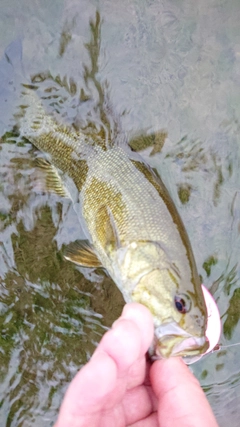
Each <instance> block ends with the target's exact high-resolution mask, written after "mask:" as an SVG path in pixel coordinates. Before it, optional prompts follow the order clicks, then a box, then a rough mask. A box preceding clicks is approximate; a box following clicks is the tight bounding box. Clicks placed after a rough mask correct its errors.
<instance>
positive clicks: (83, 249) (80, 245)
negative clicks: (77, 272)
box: [64, 240, 102, 267]
mask: <svg viewBox="0 0 240 427" xmlns="http://www.w3.org/2000/svg"><path fill="white" fill-rule="evenodd" d="M64 257H65V258H66V259H67V260H69V261H72V262H74V263H75V264H78V265H81V266H83V267H101V266H102V264H101V262H100V261H99V259H98V257H97V255H96V254H95V252H94V248H93V246H92V245H91V244H90V243H89V242H88V241H86V240H77V241H76V242H73V243H70V245H68V247H67V248H66V250H65V253H64Z"/></svg>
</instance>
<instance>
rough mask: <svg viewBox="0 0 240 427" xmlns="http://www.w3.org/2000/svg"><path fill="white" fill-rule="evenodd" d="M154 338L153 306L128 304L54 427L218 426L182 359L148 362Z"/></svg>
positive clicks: (77, 382)
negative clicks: (147, 353) (148, 354)
mask: <svg viewBox="0 0 240 427" xmlns="http://www.w3.org/2000/svg"><path fill="white" fill-rule="evenodd" d="M152 339H153V322H152V316H151V314H150V312H149V311H148V309H147V308H146V307H144V306H142V305H140V304H137V303H132V304H127V305H126V306H125V307H124V309H123V313H122V315H121V317H120V318H119V319H118V320H117V321H116V322H115V323H114V325H113V327H112V329H111V330H109V331H108V332H107V333H106V334H105V335H104V336H103V338H102V340H101V342H100V343H99V345H98V347H97V349H96V351H95V352H94V354H93V356H92V358H91V360H90V361H89V362H88V363H87V364H86V365H85V366H84V367H83V368H82V369H81V370H80V371H79V372H78V374H77V375H76V376H75V378H74V379H73V380H72V382H71V384H70V386H69V388H68V390H67V393H66V395H65V398H64V400H63V403H62V406H61V409H60V413H59V417H58V420H57V423H56V424H55V427H127V426H131V427H173V426H175V425H177V426H178V427H189V426H191V427H202V426H204V427H217V422H216V420H215V418H214V416H213V413H212V410H211V408H210V406H209V404H208V402H207V400H206V397H205V395H204V393H203V391H202V389H201V387H200V385H199V383H198V381H197V380H196V378H195V377H194V376H193V375H192V373H191V372H190V370H189V369H188V368H187V366H186V365H185V364H184V362H183V361H182V360H181V359H180V358H170V359H165V360H157V361H155V362H154V363H153V364H152V365H151V364H150V363H149V362H146V357H145V354H146V352H147V350H148V348H149V346H150V344H151V342H152Z"/></svg>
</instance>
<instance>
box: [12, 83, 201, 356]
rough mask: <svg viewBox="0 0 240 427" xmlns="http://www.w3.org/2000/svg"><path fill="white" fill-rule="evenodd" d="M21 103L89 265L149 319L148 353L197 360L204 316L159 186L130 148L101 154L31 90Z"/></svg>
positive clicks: (183, 242) (176, 222)
mask: <svg viewBox="0 0 240 427" xmlns="http://www.w3.org/2000/svg"><path fill="white" fill-rule="evenodd" d="M24 99H25V102H26V106H25V107H24V109H23V114H22V117H20V119H19V125H20V131H21V134H22V135H23V136H25V137H26V138H27V139H29V140H30V141H31V142H32V143H33V144H34V145H35V146H36V147H37V148H39V149H40V150H41V151H43V152H44V153H46V155H47V159H48V160H49V161H50V163H51V164H52V165H53V166H54V167H55V168H56V170H57V173H59V179H60V180H62V182H63V185H64V186H65V187H66V191H67V192H68V194H69V195H70V197H71V198H72V200H73V202H74V203H75V208H76V211H77V214H78V215H79V218H80V220H81V218H83V219H84V223H85V226H86V232H87V238H88V239H89V240H90V243H91V245H92V247H93V248H94V253H95V255H93V257H92V258H93V262H94V256H96V259H97V260H98V261H99V264H101V265H102V266H103V267H104V268H105V269H106V270H107V271H108V273H109V274H110V275H111V276H112V278H113V280H114V281H115V283H116V284H117V285H118V287H119V289H120V290H121V291H122V293H123V296H124V298H125V301H126V302H130V301H137V302H140V303H142V304H144V305H146V306H147V307H148V308H149V309H150V311H151V312H152V314H153V319H154V325H155V341H156V342H155V344H154V349H153V350H152V353H153V354H155V355H157V356H161V357H162V356H163V357H168V356H170V355H190V356H192V355H195V354H198V353H201V352H204V351H205V350H206V347H207V344H206V340H205V329H206V322H207V313H206V306H205V302H204V298H203V294H202V290H201V284H200V281H199V277H198V274H197V270H196V265H195V261H194V257H193V253H192V249H191V245H190V242H189V239H188V236H187V233H186V231H185V228H184V226H183V223H182V221H181V218H180V216H179V214H178V212H177V210H176V208H175V205H174V203H173V202H172V199H171V197H170V196H169V193H168V191H167V189H166V187H165V186H164V184H163V182H162V181H161V179H160V178H159V177H158V176H156V174H155V173H154V171H152V170H151V169H150V168H149V167H148V166H147V165H146V164H145V163H144V161H143V159H142V158H141V157H140V156H139V155H137V154H136V153H133V152H132V151H131V150H130V148H129V147H127V146H126V147H121V146H117V145H115V146H114V145H113V146H112V147H106V146H105V145H104V144H103V143H102V142H101V141H100V140H96V139H94V138H91V137H89V136H88V135H85V134H84V133H83V132H75V131H73V130H70V129H69V128H67V127H64V126H62V125H59V124H57V123H56V121H55V120H54V119H53V118H52V117H50V116H48V115H46V114H45V112H44V109H43V107H42V105H41V103H40V102H39V100H37V97H36V95H35V93H32V91H30V90H26V92H25V98H24ZM90 252H91V251H89V252H88V253H89V254H90ZM68 258H69V259H71V260H73V261H74V257H73V256H69V257H68ZM76 259H77V258H75V260H76ZM74 262H75V261H74ZM76 262H77V261H76ZM80 263H81V262H80ZM93 265H98V264H97V263H96V264H93Z"/></svg>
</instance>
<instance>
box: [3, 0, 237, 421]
mask: <svg viewBox="0 0 240 427" xmlns="http://www.w3.org/2000/svg"><path fill="white" fill-rule="evenodd" d="M96 10H98V11H99V22H98V16H97V15H96ZM0 19H1V25H0V40H1V41H0V57H1V58H2V60H1V62H0V135H1V142H0V329H1V336H0V366H1V368H0V369H1V370H0V378H1V385H0V424H1V426H6V427H10V426H11V427H20V426H21V427H28V426H34V427H38V426H42V425H45V424H48V425H53V423H54V420H55V418H56V413H57V410H58V407H59V404H60V401H61V400H62V396H63V394H64V391H65V389H66V387H67V384H68V383H69V381H70V380H71V378H72V377H73V376H74V374H75V373H76V371H77V370H78V369H79V367H80V366H81V365H82V364H84V363H85V362H86V361H87V360H88V358H89V357H90V355H91V353H92V351H93V349H94V347H95V346H96V343H97V342H98V341H99V339H100V337H101V336H102V334H103V333H104V331H105V329H106V327H108V326H110V325H111V323H112V322H113V320H114V319H115V318H116V317H117V316H118V315H119V314H120V312H121V308H122V305H123V300H122V297H121V295H120V293H119V291H118V290H117V288H116V286H115V285H114V284H113V283H112V282H111V280H110V279H109V278H108V277H107V276H106V275H105V274H104V272H102V271H101V270H92V269H84V268H77V267H76V266H74V265H73V264H71V263H69V262H67V261H65V260H64V258H63V250H64V246H65V245H66V244H68V243H69V242H71V241H73V240H75V239H76V238H81V236H82V230H81V227H80V225H79V224H78V221H77V219H76V217H75V213H74V211H73V209H72V207H71V204H70V203H69V202H68V200H66V199H62V198H60V197H58V196H56V195H47V194H42V193H41V192H40V191H37V185H36V181H37V179H36V175H35V172H34V171H35V159H36V157H37V156H38V155H39V153H38V152H37V150H36V149H34V148H33V147H32V146H31V144H29V143H28V142H27V141H24V140H22V139H20V138H19V137H18V136H17V135H15V133H14V124H15V118H14V113H16V110H17V105H18V103H19V95H20V91H21V86H20V85H21V83H22V82H24V83H30V82H31V81H34V82H35V84H38V85H39V88H40V90H43V92H44V91H45V92H44V93H49V96H48V97H46V98H47V99H46V103H47V104H48V106H49V107H50V108H52V110H53V111H54V110H57V111H58V112H59V113H60V114H61V116H62V120H63V121H64V122H67V123H70V124H72V125H73V126H75V127H76V126H82V127H83V126H86V125H87V124H89V123H91V124H92V126H93V124H94V130H95V131H96V129H97V131H99V130H101V129H103V131H104V132H105V133H106V132H110V136H111V132H113V126H111V123H110V124H109V126H107V124H106V122H105V121H104V117H103V111H102V109H101V102H102V96H103V95H104V96H105V98H107V99H108V106H109V111H110V113H112V115H113V119H114V120H115V121H116V120H117V122H118V127H119V129H121V134H122V135H124V137H126V136H127V137H128V138H129V139H134V138H136V136H139V135H146V134H149V135H152V134H154V133H156V134H158V135H157V136H156V137H155V139H154V138H153V137H152V136H149V138H148V140H147V142H149V144H150V143H153V142H154V145H153V146H151V147H149V148H146V149H145V150H144V151H143V156H144V157H145V158H146V159H147V160H148V162H149V163H150V164H151V165H152V166H154V167H156V168H157V169H158V171H159V173H160V174H161V176H162V178H163V180H164V181H165V183H166V185H167V187H168V188H169V190H170V192H171V194H172V196H173V199H174V201H175V203H176V205H177V207H178V209H179V211H180V213H181V216H182V218H183V221H184V223H185V225H186V228H187V231H188V233H189V235H190V239H191V242H192V246H193V250H194V253H195V257H196V262H197V265H198V270H199V273H200V274H201V276H202V279H203V282H204V283H205V285H206V286H207V287H208V288H209V289H210V290H211V291H212V293H213V294H214V297H215V299H216V301H217V303H218V306H219V310H220V313H221V317H222V322H223V334H222V336H221V340H220V343H221V345H222V348H221V349H220V351H218V352H215V353H214V354H211V355H210V356H208V357H206V358H203V359H202V360H201V361H200V362H198V363H196V364H195V365H194V366H193V367H192V369H193V370H194V373H195V374H196V376H197V377H198V378H199V380H200V382H201V384H202V386H203V387H204V389H205V391H206V393H207V396H208V398H209V401H210V403H211V405H212V407H213V410H214V412H215V414H216V416H217V419H218V422H219V425H220V426H222V427H223V426H225V425H226V423H228V424H231V426H232V427H235V426H238V425H239V417H238V406H239V405H240V362H239V354H240V346H232V347H224V346H228V345H229V344H234V343H237V342H239V341H240V330H239V317H240V291H239V277H240V271H239V253H240V172H239V170H240V165H239V163H240V136H239V135H240V120H239V117H240V103H239V99H240V29H239V22H240V5H239V1H238V0H232V1H230V2H229V1H225V0H202V1H201V2H192V1H190V0H189V1H187V0H180V1H170V0H167V1H160V0H155V1H152V0H149V1H134V0H133V1H129V0H123V1H121V2H110V1H108V0H103V1H101V2H97V1H95V2H94V1H89V0H88V1H83V0H78V1H75V0H68V1H67V0H66V1H63V0H62V1H59V0H55V1H54V0H52V1H51V2H48V1H41V2H32V1H30V0H22V1H21V2H17V1H15V0H10V1H8V2H6V1H2V2H1V18H0ZM46 89H48V92H46ZM110 116H111V114H110ZM114 120H113V122H114ZM162 131H164V132H167V134H168V137H167V138H166V141H165V144H164V145H163V144H162V143H163V138H161V137H160V136H161V135H163V132H162ZM159 132H160V133H159ZM143 141H144V143H146V138H145V139H144V140H143ZM140 142H141V138H140V139H137V144H138V146H139V144H140ZM133 143H134V142H133ZM162 145H163V146H162ZM151 154H153V155H151Z"/></svg>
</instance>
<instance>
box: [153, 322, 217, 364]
mask: <svg viewBox="0 0 240 427" xmlns="http://www.w3.org/2000/svg"><path fill="white" fill-rule="evenodd" d="M208 347H209V342H208V340H207V338H206V336H205V335H204V336H194V335H192V334H189V333H188V332H186V331H184V329H182V328H181V327H180V326H179V325H177V324H176V323H168V324H165V325H161V326H159V327H157V328H156V329H155V338H154V342H153V345H152V347H151V349H150V356H151V359H152V360H156V359H163V358H164V359H165V358H168V357H172V356H175V357H177V356H180V357H183V359H184V361H185V362H186V363H193V361H194V360H193V359H196V360H197V358H196V357H197V356H199V355H201V354H204V353H205V352H206V351H207V349H208Z"/></svg>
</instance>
